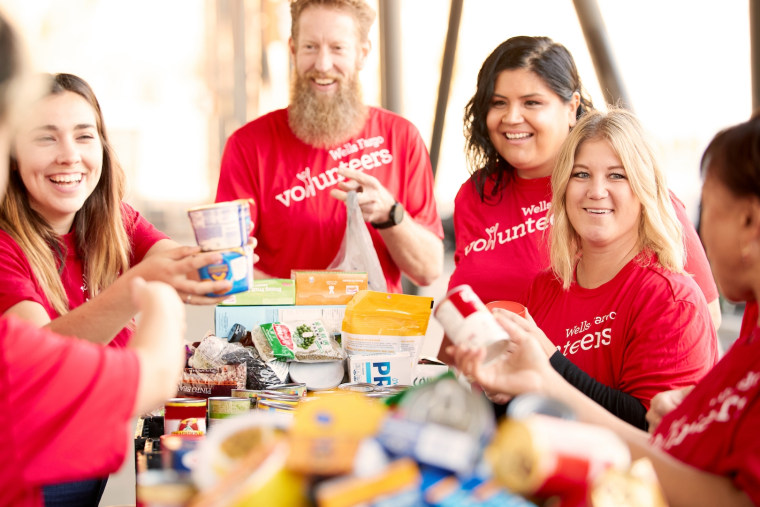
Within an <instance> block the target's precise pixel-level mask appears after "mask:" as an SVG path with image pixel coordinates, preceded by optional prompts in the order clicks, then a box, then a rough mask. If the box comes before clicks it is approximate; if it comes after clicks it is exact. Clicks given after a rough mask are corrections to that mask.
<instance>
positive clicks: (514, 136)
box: [504, 132, 533, 139]
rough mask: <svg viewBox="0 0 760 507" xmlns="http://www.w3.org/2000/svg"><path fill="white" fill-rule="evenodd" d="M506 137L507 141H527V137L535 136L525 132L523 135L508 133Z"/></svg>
mask: <svg viewBox="0 0 760 507" xmlns="http://www.w3.org/2000/svg"><path fill="white" fill-rule="evenodd" d="M504 135H505V136H507V139H525V138H526V137H530V136H532V135H533V134H529V133H527V132H523V133H521V134H510V133H508V132H507V133H505V134H504Z"/></svg>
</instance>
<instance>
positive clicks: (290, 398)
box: [258, 391, 302, 407]
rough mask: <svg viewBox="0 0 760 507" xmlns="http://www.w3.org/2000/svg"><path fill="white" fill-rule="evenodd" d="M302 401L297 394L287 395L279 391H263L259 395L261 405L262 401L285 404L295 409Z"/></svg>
mask: <svg viewBox="0 0 760 507" xmlns="http://www.w3.org/2000/svg"><path fill="white" fill-rule="evenodd" d="M301 399H302V398H301V396H298V395H297V394H287V393H282V392H279V391H261V392H260V393H259V401H258V404H259V405H261V402H262V401H276V402H278V403H285V404H287V405H291V406H293V407H295V406H296V405H298V403H299V402H300V401H301Z"/></svg>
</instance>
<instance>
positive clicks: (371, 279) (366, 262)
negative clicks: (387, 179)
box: [327, 190, 388, 292]
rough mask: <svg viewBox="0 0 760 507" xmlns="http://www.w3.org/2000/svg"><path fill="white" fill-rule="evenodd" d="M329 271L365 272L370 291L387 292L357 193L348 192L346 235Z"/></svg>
mask: <svg viewBox="0 0 760 507" xmlns="http://www.w3.org/2000/svg"><path fill="white" fill-rule="evenodd" d="M327 269H336V270H340V271H364V272H366V273H367V284H368V286H369V289H370V290H374V291H378V292H387V291H388V285H387V284H386V283H385V275H384V274H383V268H382V267H380V259H378V258H377V252H375V245H373V244H372V236H370V234H369V231H368V230H367V226H366V225H365V223H364V218H363V217H362V212H361V210H360V209H359V201H358V197H357V195H356V191H354V190H352V191H350V192H348V195H347V197H346V234H345V235H344V236H343V241H342V242H341V244H340V249H339V250H338V255H336V256H335V259H333V261H332V262H331V263H330V265H329V266H328V267H327Z"/></svg>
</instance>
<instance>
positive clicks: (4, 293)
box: [0, 74, 231, 505]
mask: <svg viewBox="0 0 760 507" xmlns="http://www.w3.org/2000/svg"><path fill="white" fill-rule="evenodd" d="M46 78H47V79H49V80H48V81H47V83H46V84H45V85H44V86H46V88H47V93H46V94H45V96H44V97H43V98H41V99H39V100H38V101H36V102H35V103H34V104H33V106H32V107H31V108H30V111H29V114H28V115H27V116H25V117H24V118H23V119H22V121H21V123H20V125H19V128H18V129H17V131H16V135H15V138H14V140H13V143H12V147H11V156H10V169H11V172H10V180H9V184H8V191H7V192H6V195H5V198H4V199H3V200H2V203H0V278H1V279H2V280H3V284H2V286H0V312H2V313H3V314H4V315H15V316H18V317H20V318H22V319H24V320H26V321H29V322H32V323H33V324H35V325H37V326H39V327H47V328H48V329H50V330H52V331H55V332H56V333H59V334H63V335H67V336H77V337H79V338H83V339H85V340H89V341H92V342H95V343H101V344H109V345H111V346H115V347H124V346H125V345H126V344H127V343H128V342H129V339H130V337H131V335H132V332H133V328H134V325H133V324H132V322H131V321H132V318H133V317H134V315H135V314H136V312H137V306H136V305H135V304H134V302H133V301H132V299H131V298H130V289H129V288H130V285H131V281H132V279H133V278H135V277H140V278H143V279H145V280H148V281H163V282H166V283H168V284H170V285H172V286H173V287H174V288H175V289H176V291H177V293H178V294H179V295H180V297H181V298H182V299H183V300H184V301H185V302H186V303H195V304H213V303H216V302H218V301H219V299H220V298H210V297H206V296H205V295H204V294H206V293H211V292H217V291H218V292H219V293H223V292H226V291H228V290H229V288H230V287H231V284H230V282H228V281H222V282H212V281H203V282H201V281H199V279H198V274H197V269H198V268H199V267H202V266H204V265H208V264H211V263H215V262H219V261H220V260H221V256H220V255H219V254H218V253H201V252H200V249H199V248H197V247H182V246H179V245H178V244H177V243H175V242H174V241H171V240H170V239H168V238H167V237H166V235H164V234H163V233H161V232H159V231H158V230H157V229H155V228H154V227H153V226H152V225H151V224H150V223H149V222H148V221H147V220H145V219H144V218H143V217H142V216H141V215H140V214H139V213H137V212H136V211H135V210H134V209H133V208H132V207H130V206H129V205H128V204H126V203H124V202H122V198H123V196H124V174H123V171H122V169H121V166H120V165H119V163H118V161H117V159H116V157H115V155H114V152H113V150H112V148H111V146H110V144H109V142H108V136H107V134H106V129H105V124H104V122H103V115H102V112H101V109H100V105H99V104H98V101H97V98H96V97H95V94H94V93H93V91H92V89H91V88H90V86H89V85H88V84H87V83H86V82H85V81H84V80H82V79H81V78H79V77H77V76H74V75H71V74H57V75H54V76H46ZM104 484H105V481H103V482H102V483H98V481H91V482H90V483H88V484H86V485H82V484H81V483H77V484H76V485H73V484H65V485H60V486H56V487H54V488H46V490H45V493H46V499H47V501H48V504H49V505H87V504H97V501H98V498H99V495H100V493H99V492H102V487H103V486H104ZM80 486H83V487H80ZM56 499H58V500H60V503H57V502H56V501H55V500H56Z"/></svg>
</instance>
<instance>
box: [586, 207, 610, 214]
mask: <svg viewBox="0 0 760 507" xmlns="http://www.w3.org/2000/svg"><path fill="white" fill-rule="evenodd" d="M586 211H588V212H589V213H593V214H594V215H606V214H607V213H612V210H609V209H592V208H586Z"/></svg>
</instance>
